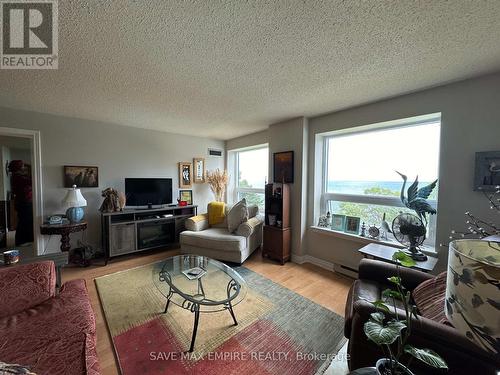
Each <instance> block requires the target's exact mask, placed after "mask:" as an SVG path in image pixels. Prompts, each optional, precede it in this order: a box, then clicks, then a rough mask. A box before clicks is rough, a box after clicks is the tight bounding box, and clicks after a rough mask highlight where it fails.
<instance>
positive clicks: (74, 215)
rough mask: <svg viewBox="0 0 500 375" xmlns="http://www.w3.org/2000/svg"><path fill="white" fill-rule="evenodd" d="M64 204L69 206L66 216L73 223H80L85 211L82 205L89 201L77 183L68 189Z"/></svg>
mask: <svg viewBox="0 0 500 375" xmlns="http://www.w3.org/2000/svg"><path fill="white" fill-rule="evenodd" d="M62 204H63V206H65V207H67V208H68V209H67V210H66V217H67V218H68V219H69V221H71V222H72V223H79V222H80V221H82V219H83V215H84V213H85V212H84V211H83V208H82V207H85V206H87V201H86V200H85V198H84V197H83V195H82V193H81V192H80V189H77V188H76V185H73V188H72V189H68V191H67V193H66V196H65V197H64V199H63V201H62Z"/></svg>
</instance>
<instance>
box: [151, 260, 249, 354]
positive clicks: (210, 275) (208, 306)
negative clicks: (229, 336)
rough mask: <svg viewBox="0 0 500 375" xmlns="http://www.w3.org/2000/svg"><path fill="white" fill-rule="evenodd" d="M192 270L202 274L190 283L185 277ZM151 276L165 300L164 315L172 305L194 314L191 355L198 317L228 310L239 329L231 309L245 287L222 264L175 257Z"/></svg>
mask: <svg viewBox="0 0 500 375" xmlns="http://www.w3.org/2000/svg"><path fill="white" fill-rule="evenodd" d="M193 268H199V269H201V270H203V271H204V274H203V275H202V276H200V277H199V278H195V279H192V280H190V279H189V277H188V276H187V275H186V274H185V273H187V271H188V270H191V269H193ZM183 271H184V273H183ZM152 276H153V282H154V284H155V286H156V287H157V288H158V290H159V291H160V292H161V293H162V294H163V295H164V296H165V298H166V299H167V302H166V305H165V311H164V313H166V312H167V311H168V307H169V305H170V303H171V302H172V303H173V304H175V305H177V306H179V307H181V308H183V309H186V310H189V311H191V312H192V313H194V327H193V336H192V338H191V346H190V348H189V351H190V352H192V351H193V349H194V343H195V340H196V331H197V329H198V322H199V320H200V313H213V312H218V311H224V310H228V311H229V313H230V314H231V317H232V318H233V321H234V325H238V322H237V320H236V316H235V315H234V311H233V307H234V306H235V305H236V304H238V303H240V302H241V301H242V300H243V299H244V298H245V295H246V293H247V284H246V282H245V280H244V279H243V278H242V277H241V276H240V275H239V274H238V273H237V272H236V271H235V270H233V269H232V268H231V267H228V266H226V265H225V264H224V263H221V262H219V261H217V260H214V259H211V258H207V257H203V256H199V255H177V256H174V257H172V258H168V259H166V260H165V261H162V262H158V263H156V264H155V265H154V267H153V275H152ZM189 276H190V277H193V275H189Z"/></svg>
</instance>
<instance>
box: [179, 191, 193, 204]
mask: <svg viewBox="0 0 500 375" xmlns="http://www.w3.org/2000/svg"><path fill="white" fill-rule="evenodd" d="M179 199H180V200H181V201H185V202H187V204H193V191H192V190H179Z"/></svg>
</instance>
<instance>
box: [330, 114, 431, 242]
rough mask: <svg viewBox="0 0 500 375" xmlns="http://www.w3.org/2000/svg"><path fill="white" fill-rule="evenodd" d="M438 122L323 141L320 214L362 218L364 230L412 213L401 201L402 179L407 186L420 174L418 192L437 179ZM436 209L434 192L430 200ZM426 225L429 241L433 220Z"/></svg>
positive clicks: (346, 135) (343, 135) (370, 131)
mask: <svg viewBox="0 0 500 375" xmlns="http://www.w3.org/2000/svg"><path fill="white" fill-rule="evenodd" d="M440 127H441V124H440V120H439V119H433V120H429V121H426V122H420V123H417V124H402V125H401V126H396V127H390V128H382V129H377V130H369V131H363V132H353V133H347V134H339V135H332V136H327V137H325V138H324V142H325V143H324V147H325V159H326V160H325V161H326V162H325V167H324V168H325V169H324V174H323V176H324V180H323V196H322V202H323V207H322V210H323V211H324V212H326V211H330V212H331V213H332V214H333V213H335V214H343V215H348V216H355V217H360V218H361V221H362V222H363V221H364V222H365V223H366V225H367V226H370V225H376V226H378V227H380V223H381V220H382V217H383V215H384V213H385V215H386V221H387V222H388V223H389V225H391V223H392V220H393V219H394V218H395V217H396V216H397V215H398V214H399V213H400V212H411V213H413V214H414V212H412V211H411V210H409V209H407V208H406V207H404V205H403V204H402V202H401V199H400V195H401V188H402V186H403V179H402V177H401V176H400V175H399V174H398V173H397V172H396V171H398V172H400V173H402V174H404V175H406V176H407V178H408V182H407V184H406V188H405V190H404V194H406V190H407V189H408V187H409V186H410V185H411V184H412V183H413V181H414V180H415V178H416V176H417V175H418V179H419V183H420V184H419V187H423V186H425V185H428V184H429V183H431V182H433V181H434V180H436V179H437V178H438V167H439V165H438V164H439V142H440ZM429 203H431V205H434V206H435V205H436V203H437V188H436V189H434V191H433V193H432V195H431V196H430V197H429ZM430 219H431V220H429V225H428V241H427V242H426V243H427V244H429V245H430V244H431V242H433V241H434V237H435V221H436V220H435V216H433V217H431V218H430Z"/></svg>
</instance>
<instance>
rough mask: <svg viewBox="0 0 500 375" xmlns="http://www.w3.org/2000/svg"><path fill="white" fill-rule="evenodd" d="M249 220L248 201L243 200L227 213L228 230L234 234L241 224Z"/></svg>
mask: <svg viewBox="0 0 500 375" xmlns="http://www.w3.org/2000/svg"><path fill="white" fill-rule="evenodd" d="M247 220H248V210H247V201H246V199H245V198H243V199H242V200H241V201H239V202H238V203H236V204H235V205H234V206H233V208H231V210H230V211H229V212H228V213H227V229H228V230H229V232H230V233H233V232H235V231H236V229H238V227H239V226H240V224H241V223H244V222H245V221H247Z"/></svg>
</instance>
